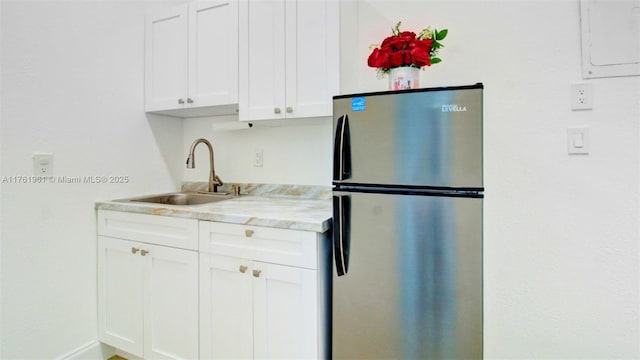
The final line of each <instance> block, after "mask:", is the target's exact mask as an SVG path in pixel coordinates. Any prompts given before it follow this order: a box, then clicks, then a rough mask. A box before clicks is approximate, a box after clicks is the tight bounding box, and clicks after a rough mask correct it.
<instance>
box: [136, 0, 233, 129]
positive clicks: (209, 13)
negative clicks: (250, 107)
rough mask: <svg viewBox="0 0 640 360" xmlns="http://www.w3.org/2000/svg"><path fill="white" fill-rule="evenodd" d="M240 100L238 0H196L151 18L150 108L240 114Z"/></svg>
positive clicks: (148, 21)
mask: <svg viewBox="0 0 640 360" xmlns="http://www.w3.org/2000/svg"><path fill="white" fill-rule="evenodd" d="M237 104H238V3H237V1H231V0H215V1H195V2H190V3H187V4H183V5H179V6H177V7H173V8H170V9H166V10H161V11H158V12H156V13H153V14H151V15H149V16H147V19H146V34H145V110H146V111H147V112H156V113H161V114H165V115H171V116H177V117H195V116H209V115H222V114H235V113H236V112H237V109H238V107H237Z"/></svg>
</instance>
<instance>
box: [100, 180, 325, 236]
mask: <svg viewBox="0 0 640 360" xmlns="http://www.w3.org/2000/svg"><path fill="white" fill-rule="evenodd" d="M201 186H202V185H201V183H186V184H183V186H182V191H198V190H199V188H200V187H201ZM241 186H242V189H243V190H242V195H240V196H239V197H233V198H230V199H228V200H222V201H218V202H214V203H208V204H202V205H188V206H182V205H163V204H152V203H142V202H130V201H126V200H110V201H98V202H96V205H95V208H96V209H99V210H113V211H124V212H133V213H141V214H150V215H161V216H175V217H183V218H193V219H198V220H207V221H217V222H225V223H232V224H242V225H255V226H266V227H275V228H283V229H292V230H304V231H313V232H320V233H323V232H325V231H327V230H329V228H330V227H331V217H332V210H331V209H332V204H331V189H330V188H323V187H312V186H294V185H259V184H258V185H256V184H242V185H241ZM205 187H206V184H205ZM221 191H226V189H221Z"/></svg>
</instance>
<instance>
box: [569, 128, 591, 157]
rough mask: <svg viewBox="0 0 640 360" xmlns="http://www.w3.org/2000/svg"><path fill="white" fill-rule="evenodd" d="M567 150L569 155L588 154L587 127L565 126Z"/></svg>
mask: <svg viewBox="0 0 640 360" xmlns="http://www.w3.org/2000/svg"><path fill="white" fill-rule="evenodd" d="M567 152H568V153H569V154H570V155H586V154H589V128H586V127H581V128H577V127H576V128H567Z"/></svg>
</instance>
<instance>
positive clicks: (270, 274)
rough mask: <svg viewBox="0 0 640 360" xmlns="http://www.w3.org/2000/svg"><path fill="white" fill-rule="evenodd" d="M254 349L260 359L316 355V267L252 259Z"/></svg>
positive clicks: (308, 357)
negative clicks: (255, 274) (253, 273)
mask: <svg viewBox="0 0 640 360" xmlns="http://www.w3.org/2000/svg"><path fill="white" fill-rule="evenodd" d="M253 269H254V271H259V272H260V273H259V276H258V277H256V278H255V279H254V283H253V284H254V285H253V298H254V300H253V304H254V306H253V309H254V310H253V314H254V349H255V358H259V359H312V358H317V357H318V354H319V353H318V303H317V280H316V274H317V273H316V271H314V270H309V269H301V268H295V267H290V266H281V265H275V264H268V263H260V262H254V264H253Z"/></svg>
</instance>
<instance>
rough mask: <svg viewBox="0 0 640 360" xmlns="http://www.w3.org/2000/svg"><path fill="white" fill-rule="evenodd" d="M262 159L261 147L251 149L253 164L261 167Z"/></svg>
mask: <svg viewBox="0 0 640 360" xmlns="http://www.w3.org/2000/svg"><path fill="white" fill-rule="evenodd" d="M263 161H264V152H263V150H262V149H254V151H253V166H254V167H262V163H263Z"/></svg>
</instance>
